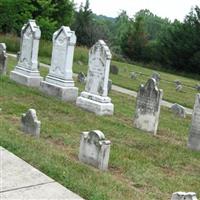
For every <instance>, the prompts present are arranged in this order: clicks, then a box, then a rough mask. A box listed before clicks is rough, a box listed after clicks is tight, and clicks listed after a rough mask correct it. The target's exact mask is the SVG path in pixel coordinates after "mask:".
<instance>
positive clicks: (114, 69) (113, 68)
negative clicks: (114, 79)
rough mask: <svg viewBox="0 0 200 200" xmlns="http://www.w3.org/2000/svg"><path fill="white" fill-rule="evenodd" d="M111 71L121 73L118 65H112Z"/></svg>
mask: <svg viewBox="0 0 200 200" xmlns="http://www.w3.org/2000/svg"><path fill="white" fill-rule="evenodd" d="M110 73H111V74H115V75H117V74H118V73H119V69H118V67H117V66H116V65H110Z"/></svg>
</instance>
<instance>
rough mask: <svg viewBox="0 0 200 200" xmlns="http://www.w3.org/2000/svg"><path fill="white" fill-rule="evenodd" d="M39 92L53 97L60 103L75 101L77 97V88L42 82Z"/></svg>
mask: <svg viewBox="0 0 200 200" xmlns="http://www.w3.org/2000/svg"><path fill="white" fill-rule="evenodd" d="M40 90H41V91H43V92H44V93H45V94H47V95H50V96H55V97H57V98H59V99H61V100H62V101H76V99H77V96H78V88H76V87H71V86H69V87H64V86H60V85H58V84H54V83H50V82H47V81H42V82H41V85H40Z"/></svg>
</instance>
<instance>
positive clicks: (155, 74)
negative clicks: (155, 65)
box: [151, 72, 160, 85]
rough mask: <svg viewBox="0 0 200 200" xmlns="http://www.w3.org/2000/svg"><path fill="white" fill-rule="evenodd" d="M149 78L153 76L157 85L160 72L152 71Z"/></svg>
mask: <svg viewBox="0 0 200 200" xmlns="http://www.w3.org/2000/svg"><path fill="white" fill-rule="evenodd" d="M151 78H154V79H155V80H156V82H157V84H158V85H159V82H160V74H159V73H158V72H153V74H152V76H151Z"/></svg>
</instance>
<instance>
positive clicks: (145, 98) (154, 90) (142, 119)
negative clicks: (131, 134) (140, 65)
mask: <svg viewBox="0 0 200 200" xmlns="http://www.w3.org/2000/svg"><path fill="white" fill-rule="evenodd" d="M162 94H163V92H162V90H159V89H158V87H157V83H156V80H155V79H154V78H151V79H149V80H148V81H147V83H146V84H145V85H141V86H140V89H139V91H138V94H137V99H136V111H135V119H134V125H135V127H136V128H139V129H141V130H145V131H147V132H151V133H153V134H156V132H157V127H158V121H159V115H160V104H161V100H162Z"/></svg>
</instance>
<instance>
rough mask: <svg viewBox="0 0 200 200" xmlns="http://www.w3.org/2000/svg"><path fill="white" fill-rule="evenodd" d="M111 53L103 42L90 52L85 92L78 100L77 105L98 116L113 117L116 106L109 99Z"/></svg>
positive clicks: (100, 41) (98, 43)
mask: <svg viewBox="0 0 200 200" xmlns="http://www.w3.org/2000/svg"><path fill="white" fill-rule="evenodd" d="M111 57H112V55H111V53H110V50H109V48H108V46H107V45H106V44H105V42H104V41H103V40H99V41H98V42H97V43H96V44H95V45H94V46H93V47H92V48H91V49H90V52H89V68H88V73H87V81H86V86H85V91H83V92H82V93H81V95H80V96H79V97H78V98H77V101H76V105H77V106H79V107H81V108H83V109H85V110H88V111H90V112H94V113H95V114H97V115H112V114H113V112H114V105H113V104H112V103H111V98H109V97H108V81H109V70H110V61H111Z"/></svg>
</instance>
